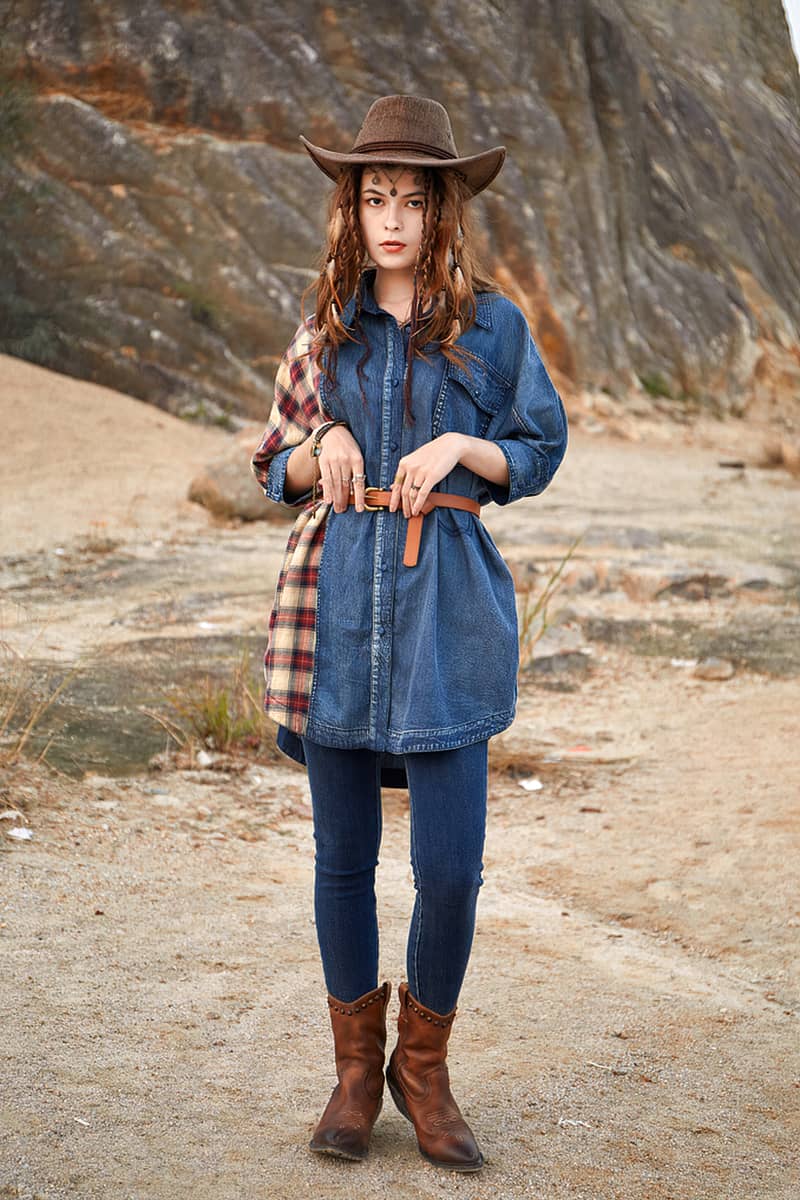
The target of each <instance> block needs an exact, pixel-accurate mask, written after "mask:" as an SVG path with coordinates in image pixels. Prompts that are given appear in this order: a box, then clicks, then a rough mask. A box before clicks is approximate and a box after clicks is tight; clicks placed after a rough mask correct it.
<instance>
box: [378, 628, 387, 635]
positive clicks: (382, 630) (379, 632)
mask: <svg viewBox="0 0 800 1200" xmlns="http://www.w3.org/2000/svg"><path fill="white" fill-rule="evenodd" d="M385 632H386V630H385V629H384V628H383V626H382V625H379V626H378V637H383V635H384V633H385Z"/></svg>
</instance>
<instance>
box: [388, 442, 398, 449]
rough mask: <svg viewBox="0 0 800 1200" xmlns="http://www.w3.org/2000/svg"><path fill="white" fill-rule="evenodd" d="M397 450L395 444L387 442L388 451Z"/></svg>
mask: <svg viewBox="0 0 800 1200" xmlns="http://www.w3.org/2000/svg"><path fill="white" fill-rule="evenodd" d="M397 448H398V447H397V442H389V449H390V450H396V449H397Z"/></svg>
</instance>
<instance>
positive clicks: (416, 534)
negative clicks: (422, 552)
mask: <svg viewBox="0 0 800 1200" xmlns="http://www.w3.org/2000/svg"><path fill="white" fill-rule="evenodd" d="M391 498H392V493H391V492H390V491H384V490H383V489H382V488H376V487H368V488H365V489H364V507H365V509H367V511H368V512H376V511H377V510H378V509H379V508H388V507H389V501H390V500H391ZM355 502H356V501H355V497H354V496H353V493H352V492H351V493H350V503H351V504H355ZM435 508H460V509H461V510H462V511H463V512H471V513H474V515H475V516H476V517H479V516H480V515H481V506H480V504H478V501H477V500H470V498H469V497H468V496H456V495H455V494H454V493H452V492H431V493H430V494H429V496H428V499H427V500H426V501H425V503H424V504H423V506H422V508H421V509H420V511H419V512H418V513H417V514H416V515H415V516H413V517H409V518H408V529H407V530H406V548H405V553H404V554H403V566H404V567H415V566H416V565H417V560H418V558H419V543H420V540H421V538H422V518H423V517H425V516H427V515H428V513H429V512H433V510H434V509H435ZM397 511H398V512H400V513H402V511H403V510H402V508H399V509H398V510H397Z"/></svg>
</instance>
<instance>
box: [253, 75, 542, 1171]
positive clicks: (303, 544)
mask: <svg viewBox="0 0 800 1200" xmlns="http://www.w3.org/2000/svg"><path fill="white" fill-rule="evenodd" d="M301 140H302V141H303V144H304V146H305V147H306V149H307V150H308V152H309V154H310V155H311V157H312V158H313V160H314V162H315V163H316V164H317V166H319V167H320V169H321V170H322V171H324V172H325V174H326V175H328V176H329V177H330V178H331V179H333V180H334V181H335V183H336V187H335V190H334V192H333V195H332V198H331V203H330V214H329V224H328V237H327V247H326V252H325V258H324V263H323V265H322V269H321V271H320V277H319V280H318V282H316V283H315V284H314V285H313V287H314V289H315V295H316V307H315V312H314V314H313V316H309V317H308V318H307V319H306V320H304V321H303V323H302V324H301V325H300V327H299V329H298V330H297V333H296V334H295V336H294V338H293V340H292V343H291V345H290V346H289V348H288V350H287V352H286V355H285V356H284V358H283V361H282V363H281V365H280V369H279V371H278V375H277V379H276V388H275V404H274V406H273V409H272V412H271V414H270V422H269V425H268V426H267V430H266V432H265V434H264V437H263V439H262V442H261V444H260V446H259V447H258V449H257V451H256V453H255V455H254V456H253V469H254V471H255V473H256V476H257V478H258V479H259V481H260V482H261V484H262V486H263V488H264V491H265V493H266V495H267V497H268V498H269V499H271V500H274V501H277V502H283V503H289V504H293V505H297V506H299V507H300V508H301V510H302V511H301V513H300V515H299V517H298V520H297V522H296V523H295V526H294V528H293V530H292V533H291V535H290V538H289V543H288V545H287V549H286V557H285V559H284V563H283V567H282V570H281V574H280V578H279V581H278V587H277V592H276V596H275V603H274V606H273V610H272V615H271V618H270V633H269V643H268V647H267V653H266V656H265V677H266V684H267V686H266V695H265V709H266V711H267V712H268V713H269V714H270V715H271V716H272V717H273V718H274V719H275V720H276V721H277V723H278V726H279V731H278V744H279V746H280V747H281V749H282V750H283V751H284V752H285V753H287V754H289V755H290V756H291V757H293V758H295V759H297V760H298V761H300V762H304V763H305V764H306V765H307V768H308V774H309V782H310V787H311V797H312V809H313V819H314V838H315V843H316V852H315V887H314V909H315V919H316V928H317V936H318V940H319V946H320V953H321V957H322V964H323V971H324V975H325V982H326V986H327V989H328V1006H329V1010H330V1017H331V1023H332V1027H333V1038H334V1048H335V1058H336V1071H337V1077H338V1080H339V1082H338V1085H337V1087H336V1088H335V1090H334V1092H333V1094H332V1096H331V1098H330V1100H329V1102H328V1105H327V1107H326V1109H325V1112H324V1113H323V1115H322V1118H321V1120H320V1121H319V1123H318V1125H317V1127H316V1129H315V1131H314V1134H313V1137H312V1139H311V1143H310V1146H311V1149H312V1150H315V1151H321V1152H324V1153H330V1154H334V1155H338V1156H340V1157H343V1158H349V1159H362V1158H364V1157H365V1155H366V1153H367V1148H368V1144H369V1139H370V1134H371V1132H372V1128H373V1125H374V1123H375V1120H376V1118H377V1116H378V1113H379V1111H380V1108H381V1104H382V1098H383V1083H384V1074H383V1067H384V1054H385V1042H386V1008H387V1004H388V1000H389V994H390V990H391V984H390V983H389V982H388V981H387V982H384V983H383V984H382V985H381V986H380V987H379V986H378V925H377V917H376V904H375V889H374V882H375V868H376V866H377V862H378V850H379V846H380V840H381V785H382V784H388V785H395V786H397V785H402V786H407V787H408V789H409V795H410V815H411V863H412V867H413V871H414V887H415V890H416V898H415V903H414V909H413V913H412V917H411V923H410V929H409V937H408V947H407V962H406V968H407V972H408V981H407V982H403V983H401V984H400V988H399V998H400V1012H399V1016H398V1041H397V1045H396V1046H395V1048H394V1050H393V1052H392V1054H391V1057H390V1060H389V1064H388V1067H387V1069H386V1080H387V1082H388V1085H389V1090H390V1092H391V1095H392V1097H393V1099H394V1101H395V1103H396V1104H397V1106H398V1108H399V1109H400V1111H401V1112H402V1113H403V1115H404V1116H405V1117H407V1118H408V1119H409V1120H410V1121H411V1122H412V1123H413V1125H414V1128H415V1132H416V1136H417V1143H418V1147H419V1150H420V1152H421V1153H422V1154H423V1155H424V1157H425V1158H427V1159H428V1160H429V1161H430V1162H432V1163H433V1164H434V1165H435V1166H439V1167H445V1168H447V1169H449V1170H458V1171H476V1170H479V1169H480V1167H481V1166H482V1165H483V1156H482V1154H481V1151H480V1149H479V1148H478V1145H477V1143H476V1141H475V1138H474V1136H473V1134H472V1131H471V1130H470V1128H469V1126H468V1125H467V1123H466V1122H465V1120H464V1118H463V1116H462V1114H461V1112H460V1111H459V1108H458V1106H457V1104H456V1102H455V1100H454V1099H453V1096H452V1094H451V1091H450V1085H449V1078H448V1070H447V1064H446V1053H447V1041H448V1038H449V1035H450V1030H451V1027H452V1023H453V1019H454V1017H455V1013H456V1001H457V998H458V995H459V992H460V989H461V984H462V981H463V978H464V974H465V971H466V967H467V962H468V959H469V955H470V950H471V945H472V939H473V934H474V928H475V912H476V904H477V897H478V889H479V888H480V886H481V884H482V882H483V880H482V876H481V871H482V868H483V862H482V859H481V855H482V851H483V844H484V832H485V821H486V792H487V747H488V739H489V737H491V736H492V735H493V734H495V733H498V732H500V731H501V730H502V729H505V728H507V727H508V726H509V725H510V724H511V721H512V720H513V717H514V710H515V705H516V699H517V686H516V675H517V666H518V635H517V617H516V608H515V600H514V588H513V583H512V579H511V575H510V572H509V570H508V568H507V566H506V564H505V563H504V561H503V559H502V558H501V556H500V554H499V552H498V550H497V548H496V547H495V545H494V542H493V541H492V539H491V537H490V536H489V534H488V532H487V531H486V529H485V528H484V526H483V524H482V522H481V520H480V507H481V505H482V504H485V503H488V502H489V501H490V500H494V501H495V503H497V504H508V503H509V502H510V501H513V500H517V499H519V498H520V497H522V496H530V495H535V494H537V493H539V492H541V491H542V490H543V489H544V488H545V487H546V486H547V484H548V483H549V482H550V480H551V478H552V476H553V474H554V473H555V471H556V468H557V467H558V465H559V463H560V461H561V459H562V457H563V454H564V451H565V448H566V419H565V415H564V410H563V407H562V404H561V401H560V399H559V397H558V394H557V393H556V391H555V389H554V387H553V385H552V383H551V381H550V379H549V377H548V375H547V372H546V370H545V368H544V366H543V364H542V362H541V359H540V357H539V355H538V352H537V350H536V347H535V345H534V343H533V340H532V338H531V336H530V333H529V330H528V327H527V324H526V321H525V318H524V316H523V314H522V312H521V311H520V310H519V309H518V308H517V307H516V306H515V305H514V304H513V303H512V302H511V301H510V300H508V299H507V298H505V297H504V296H502V295H501V294H500V292H499V289H498V288H497V286H496V285H495V284H494V283H492V281H491V280H490V279H488V278H487V277H486V276H485V275H484V274H483V273H482V272H481V271H480V269H479V267H478V264H477V262H476V259H475V257H474V253H473V250H472V247H471V241H470V225H469V211H468V207H465V205H466V203H467V201H468V200H469V198H470V197H472V196H474V195H476V194H477V193H478V192H480V191H481V190H482V189H483V188H485V187H486V186H487V185H488V184H489V183H490V182H491V181H492V179H494V177H495V175H496V174H497V172H498V171H499V170H500V168H501V166H502V163H503V159H504V157H505V149H504V148H503V147H502V146H500V147H495V148H494V149H492V150H487V151H484V152H483V153H480V154H476V155H472V156H471V157H466V158H462V157H459V156H458V154H457V152H456V148H455V145H454V142H453V135H452V131H451V128H450V120H449V117H448V115H447V112H446V110H445V109H444V108H443V107H442V106H441V105H440V104H438V103H436V101H434V100H427V99H422V98H418V97H412V96H386V97H383V98H382V99H380V100H377V101H376V102H375V103H374V104H373V105H372V107H371V108H370V110H369V112H368V113H367V116H366V118H365V120H364V123H363V125H362V127H361V130H360V131H359V134H358V136H357V138H356V141H355V143H354V146H353V149H352V151H351V152H349V153H347V154H341V153H335V152H332V151H329V150H325V149H323V148H322V147H319V146H315V145H313V144H312V143H310V142H308V141H307V140H306V139H305V138H303V139H301ZM318 488H321V492H322V498H321V500H320V499H319V498H318V495H317V489H318Z"/></svg>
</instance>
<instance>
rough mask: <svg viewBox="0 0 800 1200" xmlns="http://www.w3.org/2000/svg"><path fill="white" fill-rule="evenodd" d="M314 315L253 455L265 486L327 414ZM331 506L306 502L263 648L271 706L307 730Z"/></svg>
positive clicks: (267, 707)
mask: <svg viewBox="0 0 800 1200" xmlns="http://www.w3.org/2000/svg"><path fill="white" fill-rule="evenodd" d="M312 336H313V318H309V319H308V320H307V321H305V322H304V323H303V324H302V325H301V326H300V328H299V329H298V330H297V332H296V334H295V336H294V338H293V339H292V341H291V342H290V344H289V347H288V348H287V350H286V353H285V354H284V356H283V358H282V360H281V363H280V366H279V368H278V372H277V375H276V378H275V399H274V403H273V406H272V410H271V412H270V416H269V422H268V424H267V428H266V430H265V432H264V436H263V437H262V439H261V442H260V444H259V446H258V448H257V450H256V451H255V453H254V454H253V457H252V459H251V468H252V470H253V473H254V475H255V476H256V479H258V481H259V483H260V484H261V486H262V487H263V488H265V489H266V486H267V481H268V475H269V464H270V461H271V460H272V458H274V456H275V455H276V454H278V453H279V452H280V451H281V450H286V449H287V448H289V447H293V446H297V445H299V444H300V443H301V442H303V441H305V439H306V438H307V437H308V435H309V433H310V432H311V430H312V429H314V428H316V426H317V425H321V424H322V423H323V422H324V421H326V420H328V419H329V418H328V415H327V413H325V412H324V410H323V409H322V406H321V404H320V399H319V395H320V393H319V374H320V370H319V364H318V363H317V362H315V361H314V360H313V359H312V357H311V354H310V348H311V339H312ZM330 507H331V506H330V504H325V503H323V502H322V501H320V500H317V501H312V502H311V503H310V504H308V505H306V506H305V507H304V508H303V509H302V510H301V512H300V514H299V515H298V517H297V520H296V521H295V523H294V526H293V527H292V530H291V533H290V534H289V540H288V542H287V544H286V551H285V553H284V556H283V562H282V564H281V570H280V573H279V575H278V583H277V586H276V589H275V599H274V602H273V606H272V612H271V614H270V619H269V634H268V639H267V648H266V652H265V654H264V682H265V691H264V711H265V712H266V713H267V715H268V716H269V717H271V718H272V720H273V721H276V722H277V723H278V724H279V725H284V726H286V728H287V729H290V730H292V732H294V733H298V734H302V733H304V732H305V729H306V724H307V720H308V710H309V706H310V702H311V687H312V684H313V680H314V650H315V645H316V620H317V597H318V593H319V565H320V560H321V557H322V545H323V541H324V538H325V528H326V518H327V516H328V512H329V511H330Z"/></svg>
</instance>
